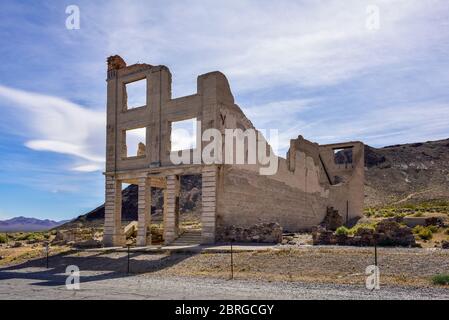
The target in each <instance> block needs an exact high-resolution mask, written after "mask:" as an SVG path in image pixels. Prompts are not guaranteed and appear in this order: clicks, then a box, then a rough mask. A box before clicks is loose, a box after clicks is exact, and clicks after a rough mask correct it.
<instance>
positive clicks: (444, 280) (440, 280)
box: [432, 274, 449, 286]
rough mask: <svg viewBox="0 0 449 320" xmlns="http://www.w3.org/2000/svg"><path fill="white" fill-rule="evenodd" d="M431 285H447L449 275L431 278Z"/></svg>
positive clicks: (448, 283)
mask: <svg viewBox="0 0 449 320" xmlns="http://www.w3.org/2000/svg"><path fill="white" fill-rule="evenodd" d="M432 283H433V284H438V285H442V286H447V285H449V274H437V275H436V276H433V277H432Z"/></svg>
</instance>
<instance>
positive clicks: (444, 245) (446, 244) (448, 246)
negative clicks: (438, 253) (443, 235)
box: [441, 240, 449, 249]
mask: <svg viewBox="0 0 449 320" xmlns="http://www.w3.org/2000/svg"><path fill="white" fill-rule="evenodd" d="M441 248H442V249H449V241H447V240H443V241H441Z"/></svg>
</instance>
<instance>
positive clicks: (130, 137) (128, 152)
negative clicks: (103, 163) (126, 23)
mask: <svg viewBox="0 0 449 320" xmlns="http://www.w3.org/2000/svg"><path fill="white" fill-rule="evenodd" d="M146 131H147V130H146V128H138V129H131V130H125V131H124V142H125V143H124V145H123V149H122V155H123V157H124V158H129V157H144V156H145V155H146V145H145V143H146Z"/></svg>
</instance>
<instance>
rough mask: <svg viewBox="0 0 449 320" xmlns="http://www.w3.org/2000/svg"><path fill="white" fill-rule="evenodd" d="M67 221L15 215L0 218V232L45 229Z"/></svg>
mask: <svg viewBox="0 0 449 320" xmlns="http://www.w3.org/2000/svg"><path fill="white" fill-rule="evenodd" d="M66 222H67V221H59V222H57V221H53V220H48V219H45V220H40V219H35V218H25V217H15V218H12V219H9V220H3V221H1V220H0V232H18V231H45V230H49V229H51V228H54V227H57V226H60V225H62V224H64V223H66Z"/></svg>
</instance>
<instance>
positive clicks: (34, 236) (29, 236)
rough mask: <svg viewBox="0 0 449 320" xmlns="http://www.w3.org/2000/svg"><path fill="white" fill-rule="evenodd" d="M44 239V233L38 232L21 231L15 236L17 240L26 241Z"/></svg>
mask: <svg viewBox="0 0 449 320" xmlns="http://www.w3.org/2000/svg"><path fill="white" fill-rule="evenodd" d="M44 239H45V238H44V235H43V234H42V233H40V232H30V233H21V234H20V235H19V236H17V238H16V240H17V241H27V240H36V241H42V240H44Z"/></svg>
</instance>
